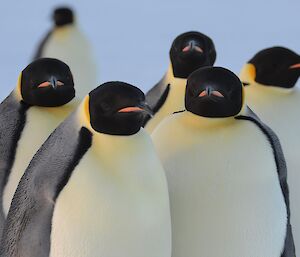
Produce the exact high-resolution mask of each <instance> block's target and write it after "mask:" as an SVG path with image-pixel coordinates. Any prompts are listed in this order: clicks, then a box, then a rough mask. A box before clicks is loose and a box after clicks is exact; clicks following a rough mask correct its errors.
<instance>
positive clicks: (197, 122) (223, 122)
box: [177, 111, 235, 129]
mask: <svg viewBox="0 0 300 257" xmlns="http://www.w3.org/2000/svg"><path fill="white" fill-rule="evenodd" d="M177 115H181V117H180V118H181V119H182V121H183V122H184V123H185V124H186V125H187V126H189V127H192V128H196V129H200V128H202V129H205V128H217V127H221V126H222V127H223V126H227V125H231V124H233V123H234V122H235V118H234V117H233V116H232V117H226V118H208V117H203V116H199V115H196V114H194V113H192V112H189V111H185V112H183V113H179V114H177Z"/></svg>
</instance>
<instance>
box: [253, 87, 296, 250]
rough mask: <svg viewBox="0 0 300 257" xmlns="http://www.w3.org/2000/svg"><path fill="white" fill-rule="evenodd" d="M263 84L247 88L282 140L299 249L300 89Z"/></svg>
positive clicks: (255, 103)
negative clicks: (284, 89) (285, 89)
mask: <svg viewBox="0 0 300 257" xmlns="http://www.w3.org/2000/svg"><path fill="white" fill-rule="evenodd" d="M260 87H262V86H260ZM260 87H258V88H253V90H252V89H251V88H250V87H249V88H247V95H248V99H249V100H248V101H249V104H250V105H251V106H253V107H252V108H253V110H255V112H256V113H257V114H258V115H259V116H260V117H261V119H262V120H263V121H265V123H266V124H268V125H269V126H270V127H271V128H272V129H273V130H274V131H275V132H276V133H277V135H278V137H279V139H280V142H281V144H282V149H283V152H284V155H285V159H286V162H287V169H288V184H289V189H290V190H289V191H290V207H291V224H292V226H293V232H294V241H295V246H296V249H298V248H299V247H300V201H299V195H300V169H299V167H300V158H299V154H300V137H299V131H300V119H299V108H300V91H299V89H298V88H295V89H294V91H293V92H290V93H280V92H276V91H275V92H273V91H272V89H269V90H268V89H265V90H266V91H264V90H263V91H262V89H261V88H260ZM260 89H261V90H260ZM263 89H264V88H263ZM273 90H274V89H273Z"/></svg>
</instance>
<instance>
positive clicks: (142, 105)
mask: <svg viewBox="0 0 300 257" xmlns="http://www.w3.org/2000/svg"><path fill="white" fill-rule="evenodd" d="M118 112H119V113H130V112H144V113H146V114H147V115H150V116H151V117H152V116H153V111H152V110H151V108H150V107H149V105H148V104H147V103H145V102H143V103H140V104H138V105H137V106H128V107H124V108H122V109H120V110H118Z"/></svg>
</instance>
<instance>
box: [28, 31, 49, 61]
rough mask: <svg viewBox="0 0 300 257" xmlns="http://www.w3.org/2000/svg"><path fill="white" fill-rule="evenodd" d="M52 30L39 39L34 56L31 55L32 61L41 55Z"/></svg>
mask: <svg viewBox="0 0 300 257" xmlns="http://www.w3.org/2000/svg"><path fill="white" fill-rule="evenodd" d="M52 32H53V30H50V31H49V32H48V33H47V34H46V36H45V37H44V39H43V40H42V41H41V43H40V44H39V46H38V48H37V51H36V53H35V54H34V57H33V59H32V60H33V61H34V60H36V59H39V58H41V57H42V55H43V50H44V47H45V45H46V43H47V41H48V39H49V38H50V36H51V35H52Z"/></svg>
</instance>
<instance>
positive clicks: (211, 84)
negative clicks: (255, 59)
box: [185, 67, 243, 118]
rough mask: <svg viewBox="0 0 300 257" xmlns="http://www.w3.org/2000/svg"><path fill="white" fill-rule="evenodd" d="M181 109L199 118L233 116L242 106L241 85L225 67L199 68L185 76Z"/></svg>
mask: <svg viewBox="0 0 300 257" xmlns="http://www.w3.org/2000/svg"><path fill="white" fill-rule="evenodd" d="M185 107H186V110H187V111H189V112H192V113H194V114H196V115H198V116H203V117H209V118H225V117H230V116H235V115H237V114H238V113H239V112H240V111H241V110H242V107H243V85H242V82H241V81H240V80H239V78H238V77H237V76H236V75H235V74H234V73H232V72H231V71H229V70H227V69H225V68H221V67H204V68H200V69H198V70H196V71H195V72H193V73H192V74H191V75H190V76H189V77H188V80H187V86H186V93H185Z"/></svg>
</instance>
